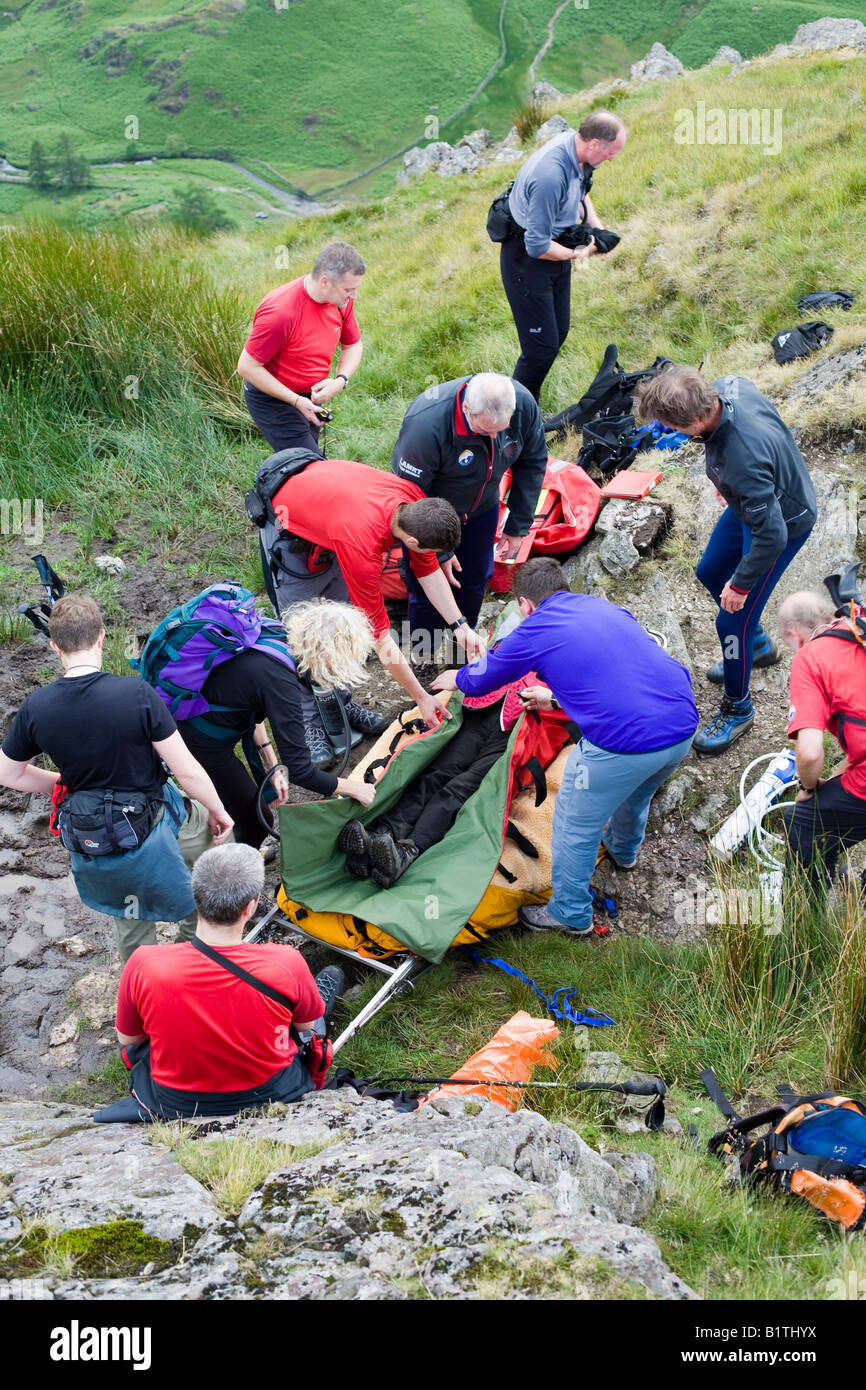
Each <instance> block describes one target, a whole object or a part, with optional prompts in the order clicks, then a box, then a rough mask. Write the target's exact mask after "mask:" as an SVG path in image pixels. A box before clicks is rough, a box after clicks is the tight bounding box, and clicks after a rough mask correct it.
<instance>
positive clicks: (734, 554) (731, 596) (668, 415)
mask: <svg viewBox="0 0 866 1390" xmlns="http://www.w3.org/2000/svg"><path fill="white" fill-rule="evenodd" d="M636 403H637V405H638V407H639V410H640V413H641V415H642V416H643V418H644V419H653V418H655V419H657V420H659V421H660V422H661V423H662V424H663V425H668V426H670V427H671V428H672V429H676V430H682V431H683V433H684V434H688V435H691V437H692V438H693V439H699V440H701V441H702V442H703V444H704V448H705V452H706V470H707V477H708V478H709V479H710V481H711V482H712V483H714V484H715V488H716V493H717V495H718V497H719V500H720V501H721V502H724V503H726V504H727V505H726V507H725V510H724V512H723V513H722V515H721V517H720V518H719V520H718V521H717V522H716V525H715V527H714V528H713V533H712V535H711V536H710V539H709V542H708V544H707V547H706V549H705V551H704V553H703V555H702V556H701V559H700V561H699V563H698V566H697V570H696V574H697V577H698V579H699V580H700V581H701V583H702V584H703V585H704V587H705V588H706V589H708V590H709V592H710V593H711V594H712V596H713V598H714V599H715V600H716V602H717V603H718V605H719V613H718V617H717V618H716V631H717V633H718V635H719V641H720V643H721V647H722V660H721V661H720V662H717V663H716V665H715V666H711V667H710V669H709V671H708V672H707V675H708V677H709V679H710V680H711V681H716V682H718V683H721V684H724V690H725V693H724V697H723V699H722V703H721V706H720V709H719V712H718V714H716V715H714V716H713V718H712V719H711V720H710V722H709V723H708V724H707V725H706V726H705V727H704V728H702V729H699V730H698V732H697V734H696V735H695V741H694V743H693V745H692V747H693V748H694V749H695V750H696V751H697V752H698V753H722V752H724V750H725V749H726V748H728V747H730V745H731V743H733V741H734V739H736V738H739V737H740V735H741V734H744V733H746V732H747V730H748V729H750V728H751V726H752V724H753V723H754V718H755V716H754V711H753V709H752V701H751V697H750V695H749V678H750V676H751V672H752V666H753V665H755V666H773V665H775V664H776V662H777V661H778V660H779V654H778V652H777V650H776V647H775V645H774V644H773V642H772V641H771V639H770V638H769V636H768V635H767V633H766V632H764V629H763V628H762V627H761V626H760V621H761V614H762V612H763V610H764V608H765V606H766V604H767V600H768V599H769V597H770V595H771V594H772V592H773V590H774V588H775V587H776V585H777V584H778V582H779V580H780V579H781V577H782V575H783V574H784V572H785V570H786V569H787V567H788V565H790V563H791V561H792V560H793V558H794V556H795V555H796V554H797V552H798V550H800V549H801V548H802V546H803V545H805V543H806V541H807V540H808V538H809V534H810V532H811V530H812V527H813V526H814V525H815V521H816V518H817V515H818V510H817V504H816V501H815V489H814V488H813V486H812V480H811V478H810V477H809V474H808V472H807V469H806V464H805V462H804V460H803V456H802V454H801V453H800V450H799V449H798V448H797V445H796V443H795V442H794V437H793V435H792V434H791V431H790V430H789V429H788V427H787V425H786V424H785V422H784V420H783V419H782V417H781V416H780V415H779V413H778V411H777V410H776V408H775V406H773V405H771V404H770V402H769V401H768V400H767V399H766V397H765V396H762V395H761V393H760V391H759V390H758V388H757V387H756V386H754V385H753V384H752V382H751V381H747V380H746V378H745V377H741V376H723V377H719V379H718V380H717V381H714V382H713V383H712V385H710V384H709V383H708V382H706V381H705V380H704V379H703V377H702V376H701V375H700V373H699V372H697V371H695V369H694V368H693V367H678V366H671V367H668V368H667V369H666V370H665V371H663V372H660V373H659V375H658V376H656V377H654V378H653V379H652V380H651V381H648V382H645V383H643V384H642V385H641V386H639V387H638V390H637V393H636Z"/></svg>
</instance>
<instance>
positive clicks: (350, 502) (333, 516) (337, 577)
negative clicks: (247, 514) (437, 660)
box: [261, 459, 484, 728]
mask: <svg viewBox="0 0 866 1390" xmlns="http://www.w3.org/2000/svg"><path fill="white" fill-rule="evenodd" d="M273 508H274V513H275V515H276V517H277V520H278V522H279V525H280V530H279V531H277V529H276V528H275V527H274V526H272V525H271V523H270V522H266V523H265V525H264V526H263V527H262V530H261V545H262V561H263V566H264V570H265V583H266V586H267V587H268V590H269V592H271V593H272V594H273V596H274V597H275V602H276V607H277V608H278V610H279V611H280V612H283V610H284V609H286V608H287V607H289V605H290V604H292V603H296V602H298V601H299V600H301V599H307V598H317V597H326V598H332V599H337V600H340V599H344V600H345V599H349V600H350V601H351V602H352V603H353V604H354V605H355V607H356V608H361V609H363V611H364V612H365V613H366V614H367V617H368V618H369V619H370V625H371V627H372V629H373V637H374V640H375V643H376V651H377V653H378V656H379V660H380V661H381V662H382V665H383V666H385V667H386V669H387V670H388V671H389V673H390V674H391V675H392V676H393V678H394V680H396V681H397V682H398V684H399V685H402V687H403V689H404V690H405V691H406V693H407V694H408V695H410V696H411V697H412V699H413V700H414V701H415V703H416V704H417V706H418V708H419V710H420V712H421V714H422V717H423V718H424V720H425V722H426V723H427V725H428V727H430V728H435V726H436V725H437V724H438V722H439V720H440V718H442V717H443V714H444V717H446V718H448V717H449V716H448V714H447V711H444V710H443V707H442V705H441V704H440V702H439V701H438V700H437V699H436V698H435V697H434V696H432V695H430V694H428V693H427V691H425V690H424V689H423V688H422V686H421V684H420V682H419V681H418V679H417V677H416V676H415V675H414V673H413V671H412V668H411V666H410V665H409V664H408V662H407V661H406V659H405V658H404V656H403V654H402V652H401V651H400V648H399V647H398V645H397V643H396V642H395V641H394V639H393V638H392V636H391V633H390V628H389V624H388V616H387V614H386V612H385V604H384V601H383V599H382V563H383V557H384V554H385V553H386V552H387V551H388V550H390V549H391V547H392V546H393V545H394V543H395V541H396V542H400V543H401V544H402V545H404V546H405V548H406V551H407V553H408V555H409V557H410V558H409V563H410V565H411V567H412V573H413V574H415V575H416V576H417V578H418V583H419V584H420V585H421V588H422V589H423V591H424V593H425V594H426V596H427V598H428V599H429V600H430V602H431V603H432V605H433V607H434V608H435V609H436V611H437V613H439V614H440V615H441V617H442V618H443V619H444V621H445V623H446V624H447V625H448V626H449V627H450V628H451V629H452V630H453V632H454V636H455V638H456V640H457V642H458V643H459V644H460V646H461V647H463V649H464V650H465V651H466V653H467V655H468V656H470V657H471V656H474V655H476V654H478V653H480V652H481V651H483V649H484V642H483V639H482V638H481V637H479V635H478V634H477V633H476V632H475V631H474V629H473V628H472V627H471V626H470V625H469V623H468V622H467V620H466V618H465V617H464V615H463V614H462V613H461V612H460V609H459V608H458V606H457V603H456V601H455V599H454V595H453V593H452V590H451V587H450V585H449V584H448V581H447V579H446V578H445V575H444V574H443V573H442V571H441V569H440V568H439V562H438V560H437V558H436V552H437V551H440V550H453V549H455V548H456V546H457V545H458V544H459V542H460V522H459V520H458V518H457V513H456V512H455V510H454V508H453V507H452V506H451V504H450V502H446V501H445V499H444V498H441V497H425V496H424V494H423V492H422V491H421V489H420V487H417V486H416V484H415V483H410V482H405V481H404V480H403V479H402V478H395V477H394V476H393V475H392V474H391V473H384V472H382V470H381V469H379V468H371V467H370V466H369V465H368V464H366V463H356V462H354V461H352V460H350V459H319V460H315V461H314V462H312V463H310V464H308V465H307V467H306V468H304V469H303V471H302V472H300V473H296V474H295V475H294V476H293V477H291V478H289V479H288V480H287V481H286V482H285V483H284V484H283V486H282V487H281V488H279V489H278V491H277V492H276V493H275V494H274V498H273ZM307 542H309V543H310V544H312V545H313V546H320V547H322V548H324V549H325V550H326V551H331V552H333V555H332V556H331V558H330V559H329V558H328V557H327V556H325V557H322V561H321V562H320V563H316V564H315V565H314V568H313V569H311V561H310V550H309V545H307V544H306V543H307Z"/></svg>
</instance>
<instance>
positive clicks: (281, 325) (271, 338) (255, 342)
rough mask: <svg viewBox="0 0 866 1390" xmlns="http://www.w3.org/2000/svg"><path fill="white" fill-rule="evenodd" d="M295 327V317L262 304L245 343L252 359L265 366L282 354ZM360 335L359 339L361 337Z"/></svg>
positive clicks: (272, 305) (275, 307) (273, 306)
mask: <svg viewBox="0 0 866 1390" xmlns="http://www.w3.org/2000/svg"><path fill="white" fill-rule="evenodd" d="M294 326H295V320H294V316H293V315H292V314H289V313H286V312H285V310H281V309H278V308H277V306H276V305H275V304H269V303H266V302H264V301H263V302H262V303H261V304H260V305H259V307H258V309H256V312H255V313H254V314H253V328H252V332H251V333H250V336H249V337H248V338H247V340H246V342H245V343H244V347H245V348H246V351H247V352H248V353H249V355H250V357H254V358H255V360H256V361H257V362H261V363H262V365H264V364H265V363H267V362H270V361H272V359H273V358H274V357H276V356H277V354H278V353H280V352H282V350H283V348H284V347H285V346H286V343H287V342H288V341H289V338H290V337H291V336H292V329H293V328H294ZM360 336H361V335H360V333H359V334H358V337H360Z"/></svg>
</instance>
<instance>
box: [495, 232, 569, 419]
mask: <svg viewBox="0 0 866 1390" xmlns="http://www.w3.org/2000/svg"><path fill="white" fill-rule="evenodd" d="M499 270H500V273H501V275H502V284H503V286H504V287H505V294H506V296H507V299H508V303H509V305H510V307H511V312H512V314H513V316H514V326H515V328H516V329H517V337H518V339H519V340H520V356H519V357H518V359H517V365H516V367H515V368H514V371H513V372H512V376H513V377H514V380H515V381H519V382H521V383H522V384H523V385H524V386H525V387H526V389H527V390H528V391H531V392H532V394H533V396H534V397H535V399H536V400H538V397H539V393H540V391H541V387H542V384H543V382H544V378H545V377H546V376H547V373H548V372H549V371H550V369H551V367H552V366H553V364H554V362H555V361H556V356H557V353H558V352H559V349H560V348H561V347H562V345H563V343H564V342H565V340H566V337H567V336H568V326H569V321H570V318H571V261H540V260H539V259H538V258H537V257H536V256H527V254H526V248H525V246H524V245H523V238H522V237H510V238H509V240H508V241H503V243H502V247H501V251H500V256H499Z"/></svg>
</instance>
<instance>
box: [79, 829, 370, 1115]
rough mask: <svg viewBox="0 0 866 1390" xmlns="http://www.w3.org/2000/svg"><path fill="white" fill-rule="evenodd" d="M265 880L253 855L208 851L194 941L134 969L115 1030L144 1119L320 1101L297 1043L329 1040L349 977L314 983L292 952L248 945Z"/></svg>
mask: <svg viewBox="0 0 866 1390" xmlns="http://www.w3.org/2000/svg"><path fill="white" fill-rule="evenodd" d="M264 872H265V871H264V863H263V861H262V857H261V855H260V854H259V853H258V851H257V850H255V849H253V848H252V846H251V845H241V844H232V845H225V846H223V847H222V848H220V849H214V850H208V851H206V853H204V854H203V855H202V856H201V858H200V859H199V860H198V861H197V863H196V866H195V869H194V870H193V876H192V890H193V896H194V898H195V903H196V907H197V909H198V923H197V926H196V934H195V937H194V938H193V939H192V940H191V941H187V942H184V943H183V944H182V945H180V946H173V947H172V948H171V949H170V950H169V949H168V947H166V946H139V948H138V950H137V951H135V952H134V953H133V954H132V956H130V958H129V960H128V961H127V963H126V966H125V967H124V971H123V975H122V976H121V979H120V988H119V990H118V994H117V1018H116V1026H117V1038H118V1042H119V1043H120V1045H121V1049H122V1052H123V1055H124V1060H125V1061H126V1063H127V1066H129V1067H130V1070H131V1072H132V1076H131V1090H132V1096H133V1098H134V1100H135V1101H136V1102H137V1104H138V1111H139V1113H138V1118H139V1119H142V1120H148V1119H151V1118H164V1119H177V1118H181V1117H183V1116H185V1115H193V1114H201V1115H231V1114H236V1113H237V1112H238V1111H239V1110H243V1109H247V1108H249V1107H250V1106H257V1105H264V1104H267V1103H268V1102H269V1101H273V1100H278V1101H293V1100H300V1098H301V1096H303V1095H306V1093H307V1092H308V1091H311V1090H313V1088H314V1085H315V1082H314V1080H313V1078H312V1076H311V1074H310V1069H309V1067H308V1065H307V1062H306V1061H305V1058H304V1055H301V1053H300V1052H299V1048H298V1042H299V1041H300V1042H301V1044H302V1048H304V1037H303V1035H304V1034H305V1033H306V1034H307V1040H309V1037H310V1033H311V1032H313V1033H315V1032H318V1033H319V1034H322V1033H323V1032H324V1025H323V1023H322V1022H321V1020H322V1019H323V1018H326V1017H327V1015H328V1014H329V1013H330V1011H331V1009H332V1008H333V1006H334V1003H335V1002H336V999H337V996H338V994H339V993H340V992H341V991H342V989H343V987H344V984H345V977H344V975H343V972H342V970H339V969H337V967H336V966H328V967H326V969H325V970H323V971H321V972H320V974H319V975H317V976H316V978H315V979H314V978H313V976H312V974H311V973H310V968H309V966H308V965H307V963H306V961H305V960H304V958H303V956H302V955H301V954H300V952H298V951H296V950H294V949H293V948H292V947H291V946H276V945H261V946H258V945H254V946H245V945H244V943H243V934H244V928H245V927H246V925H247V923H248V922H249V920H250V918H251V917H252V915H253V913H254V912H255V909H256V905H257V903H258V900H259V895H260V893H261V891H262V888H263V887H264V881H265V879H264ZM202 948H204V949H202ZM221 961H222V962H223V963H222V964H221V963H220V962H221ZM227 966H228V967H230V968H226V967H227ZM237 971H241V972H246V974H247V978H244V976H243V974H240V975H239V974H238V973H233V972H237ZM250 977H252V978H253V979H254V980H255V982H256V984H253V983H251V982H250ZM262 984H263V985H264V987H265V989H266V990H269V991H270V993H263V992H261V991H260V989H259V988H258V987H257V985H262ZM275 993H276V994H278V995H280V996H282V997H283V998H282V1002H281V1001H280V1000H279V999H278V998H276V997H274V994H275ZM298 1035H300V1038H299V1036H298ZM124 1104H125V1110H126V1111H129V1110H131V1106H130V1103H129V1102H125V1103H124ZM124 1113H125V1112H124ZM105 1118H106V1119H109V1118H114V1117H113V1116H111V1115H106V1116H105ZM118 1118H121V1117H120V1116H118Z"/></svg>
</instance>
